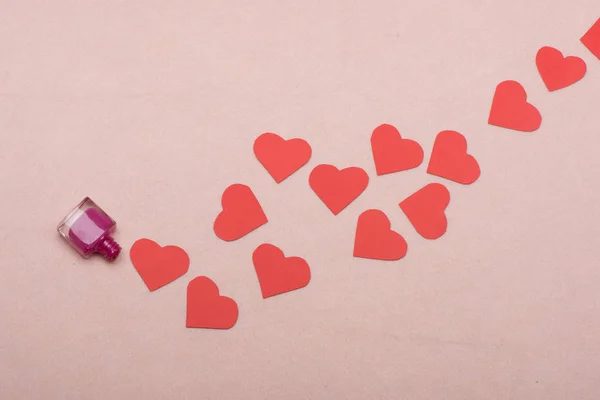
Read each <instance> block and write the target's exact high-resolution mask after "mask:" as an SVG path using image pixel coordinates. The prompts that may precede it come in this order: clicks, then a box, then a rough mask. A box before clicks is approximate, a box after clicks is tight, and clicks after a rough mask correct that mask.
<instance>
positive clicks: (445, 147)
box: [427, 131, 481, 185]
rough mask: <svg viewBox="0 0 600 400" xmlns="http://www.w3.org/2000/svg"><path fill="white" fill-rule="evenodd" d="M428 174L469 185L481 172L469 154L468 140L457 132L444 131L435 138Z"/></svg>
mask: <svg viewBox="0 0 600 400" xmlns="http://www.w3.org/2000/svg"><path fill="white" fill-rule="evenodd" d="M427 173H428V174H431V175H436V176H439V177H441V178H445V179H449V180H451V181H454V182H457V183H462V184H463V185H469V184H471V183H473V182H475V181H476V180H477V178H479V175H481V170H480V169H479V164H478V163H477V160H476V159H475V157H473V156H472V155H470V154H468V153H467V139H465V137H464V136H463V135H461V134H460V133H458V132H455V131H442V132H440V133H438V135H437V137H436V138H435V142H434V144H433V150H432V151H431V158H430V160H429V166H428V167H427Z"/></svg>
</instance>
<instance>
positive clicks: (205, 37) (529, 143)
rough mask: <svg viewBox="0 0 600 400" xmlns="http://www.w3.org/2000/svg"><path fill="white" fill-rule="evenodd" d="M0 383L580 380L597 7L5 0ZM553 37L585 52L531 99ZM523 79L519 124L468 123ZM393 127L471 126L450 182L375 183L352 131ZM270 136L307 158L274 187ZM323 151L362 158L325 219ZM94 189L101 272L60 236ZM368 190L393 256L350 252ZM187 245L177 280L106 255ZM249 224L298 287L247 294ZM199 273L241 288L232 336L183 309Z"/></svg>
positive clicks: (301, 390)
mask: <svg viewBox="0 0 600 400" xmlns="http://www.w3.org/2000/svg"><path fill="white" fill-rule="evenodd" d="M0 10H1V11H0V155H1V158H0V184H1V185H2V193H3V202H2V204H3V207H2V213H1V215H0V227H1V228H0V234H1V242H0V255H1V257H0V267H1V268H0V284H1V289H0V317H1V324H2V328H1V329H0V398H1V399H3V400H4V399H6V400H13V399H14V400H21V399H26V400H29V399H61V400H70V399H76V400H81V399H110V400H119V399H225V400H229V399H243V400H253V399H393V400H395V399H410V400H420V399H448V400H465V399H526V400H535V399H543V400H554V399H557V400H558V399H569V400H588V399H589V400H597V399H598V398H600V379H599V378H598V377H599V373H600V269H599V268H598V267H599V262H598V255H599V254H600V207H599V205H598V204H599V201H600V188H599V187H598V171H599V170H600V157H599V156H598V147H599V146H600V139H599V135H600V113H599V112H598V104H599V103H598V102H599V101H600V97H599V93H600V60H598V59H596V58H594V57H593V55H592V54H591V53H590V52H589V51H587V49H585V48H584V47H583V45H581V44H580V42H579V38H580V37H581V35H582V34H583V33H584V32H585V31H586V30H587V29H588V28H589V27H590V26H591V25H592V23H593V22H594V21H595V20H596V19H597V18H598V17H600V7H599V6H598V1H597V0H569V1H559V0H552V1H548V0H529V1H523V0H503V1H489V0H488V1H485V0H484V1H482V0H463V1H460V2H459V1H446V0H422V1H384V0H378V1H373V0H371V1H350V0H337V1H326V0H319V1H313V0H310V1H307V0H304V1H295V2H292V1H275V0H271V1H264V0H261V1H257V0H254V1H228V2H223V1H195V2H192V1H148V0H144V1H141V0H136V1H133V0H132V1H114V0H112V1H75V0H72V1H66V0H61V1H59V0H55V1H23V0H13V1H9V0H4V1H0ZM544 45H552V46H555V47H557V48H559V49H560V50H562V51H563V52H565V54H573V55H578V56H580V57H582V58H584V60H585V61H586V62H587V63H588V74H587V76H586V77H585V79H584V80H582V81H581V82H580V83H578V84H576V85H574V86H572V87H570V88H567V89H565V90H561V91H559V92H555V93H549V92H547V90H546V89H545V87H544V85H543V83H542V81H541V80H540V78H539V76H538V74H537V71H536V68H535V63H534V58H535V54H536V52H537V50H538V49H539V48H540V47H541V46H544ZM505 79H515V80H518V81H520V82H521V83H523V85H524V86H525V87H526V89H527V90H528V93H529V98H530V100H531V102H532V103H534V104H535V105H536V106H537V107H538V108H539V109H540V111H541V112H542V115H543V117H544V120H543V123H542V127H541V129H540V130H539V131H537V132H535V133H518V132H514V131H509V130H504V129H500V128H495V127H491V126H488V125H487V115H488V110H489V106H490V103H491V99H492V95H493V91H494V88H495V86H496V84H497V83H498V82H500V81H502V80H505ZM381 123H390V124H394V125H396V126H397V127H398V128H399V129H400V130H401V132H402V134H403V135H404V136H405V137H409V138H413V139H417V140H419V141H420V143H421V144H422V145H423V147H424V149H425V152H426V155H427V158H426V161H427V159H428V154H429V152H430V150H431V145H432V143H433V140H434V137H435V135H436V134H437V132H439V131H441V130H444V129H454V130H458V131H460V132H462V133H463V134H464V135H465V136H466V137H467V138H468V140H469V151H470V152H472V154H474V155H475V156H476V157H477V159H478V160H479V162H480V165H481V168H482V175H481V178H480V179H479V181H477V182H476V183H475V184H473V185H471V186H461V185H458V184H454V183H452V182H444V181H443V180H441V179H438V178H435V177H433V176H431V175H427V174H426V173H425V170H426V162H425V163H424V164H423V165H421V167H419V168H418V169H416V170H412V171H409V172H404V173H399V174H394V175H390V176H384V177H376V176H375V173H374V172H375V169H374V166H373V162H372V156H371V152H370V145H369V138H370V133H371V131H372V130H373V128H375V127H376V126H377V125H379V124H381ZM265 131H271V132H277V133H279V134H281V135H282V136H284V137H288V138H289V137H295V136H300V137H303V138H305V139H307V140H308V141H309V142H310V144H311V145H312V147H313V158H312V159H311V161H310V163H309V165H308V166H306V167H304V168H303V169H301V170H300V171H299V172H298V173H296V174H295V175H293V176H292V177H291V178H289V179H288V180H286V181H284V182H283V183H282V184H280V185H277V184H275V183H274V181H273V180H272V179H271V177H270V176H269V175H268V174H267V173H266V171H265V170H264V169H263V168H262V167H261V166H260V164H259V163H258V162H257V161H256V159H255V158H254V156H253V153H252V144H253V141H254V139H255V138H256V137H257V136H258V135H259V134H260V133H263V132H265ZM318 163H332V164H335V165H337V166H339V167H344V166H350V165H356V166H361V167H363V168H365V169H366V170H367V172H368V173H369V174H370V176H371V182H370V185H369V187H368V189H367V191H366V192H365V193H364V194H363V195H362V196H361V197H360V198H359V199H358V200H357V201H355V202H354V203H353V204H352V205H351V206H349V207H348V208H347V209H346V210H344V211H343V212H342V213H341V214H340V215H339V216H337V217H334V216H333V215H332V214H331V213H330V212H329V211H328V210H327V209H326V207H325V206H324V205H323V204H322V203H321V202H320V201H319V200H318V198H317V197H316V196H315V195H314V193H312V191H311V190H310V188H309V187H308V184H307V181H308V175H309V173H310V170H311V169H312V168H313V167H314V166H315V165H317V164H318ZM236 182H240V183H245V184H248V185H250V186H251V187H252V189H253V190H254V192H255V193H256V195H257V197H258V198H259V199H260V201H261V203H262V205H263V207H264V209H265V211H266V213H267V215H268V217H269V223H268V224H267V225H265V226H263V227H262V228H260V229H259V230H257V231H255V232H253V233H252V234H250V235H248V236H246V237H244V238H243V239H241V240H239V241H237V242H233V243H226V242H223V241H220V240H218V239H217V238H216V237H215V235H214V233H213V231H212V223H213V220H214V218H215V216H216V215H217V214H218V212H219V211H220V195H221V193H222V191H223V189H224V188H225V187H226V186H228V185H229V184H231V183H236ZM430 182H444V183H445V184H446V185H447V187H448V188H449V190H450V192H451V195H452V201H451V204H450V207H449V208H448V210H447V213H448V217H449V229H448V232H447V234H446V235H444V236H443V237H442V238H441V239H439V240H436V241H427V240H425V239H422V238H420V237H419V236H418V235H417V234H416V232H415V231H414V229H413V228H412V226H411V225H410V224H409V222H408V221H407V219H406V217H405V216H404V215H403V214H402V212H401V211H400V209H399V208H398V206H397V204H398V202H399V201H401V200H403V199H404V198H405V197H406V196H408V195H409V194H411V193H413V192H414V191H415V190H417V189H419V188H420V187H422V186H423V185H425V184H427V183H430ZM86 195H89V196H91V197H92V198H93V199H94V200H95V201H96V202H97V203H99V205H100V206H101V207H103V208H104V209H105V210H106V211H107V212H109V213H110V214H111V216H113V218H115V219H116V220H117V222H118V225H119V230H118V233H117V234H116V236H115V238H116V239H117V240H118V241H119V242H120V243H121V244H122V245H123V246H124V247H125V249H126V250H125V252H124V253H123V256H122V257H121V258H120V259H119V260H118V262H116V263H115V264H114V265H110V264H108V263H107V262H105V261H104V260H102V259H101V258H93V259H90V260H83V259H81V258H80V257H79V256H78V254H77V253H75V252H74V251H73V250H72V249H71V248H69V247H68V246H67V245H66V244H65V243H64V242H63V241H62V239H61V238H60V237H59V236H58V234H57V233H56V231H55V227H56V224H57V223H58V222H59V220H60V219H61V218H62V217H63V216H64V214H65V213H66V212H67V211H68V210H69V209H70V208H71V207H73V206H74V205H75V204H77V202H79V201H80V200H81V198H83V197H84V196H86ZM367 208H380V209H382V210H384V211H385V212H386V213H387V214H388V215H389V216H390V219H391V221H392V224H393V227H394V228H395V229H397V230H398V231H399V232H401V233H402V234H403V235H404V237H405V238H406V240H407V242H408V244H409V251H408V255H407V256H406V257H405V258H404V259H402V260H401V261H399V262H390V263H386V262H377V261H369V260H361V259H354V258H352V245H353V238H354V228H355V223H356V218H357V216H358V215H359V213H360V212H362V211H364V210H365V209H367ZM141 237H149V238H152V239H154V240H156V241H158V242H159V243H161V244H163V245H166V244H176V245H179V246H181V247H183V248H184V249H186V250H187V251H188V253H189V255H190V258H191V260H192V264H191V267H190V270H189V272H188V273H187V274H186V275H185V276H184V277H183V278H181V279H179V280H177V281H176V282H174V283H172V284H170V285H168V286H166V287H164V288H162V289H160V290H158V291H157V292H154V293H149V292H148V290H147V289H146V287H145V286H144V284H143V283H142V281H141V279H140V277H139V276H138V274H137V273H136V271H135V270H134V269H133V267H132V265H131V263H130V261H129V259H128V252H127V250H128V249H129V247H130V246H131V244H132V243H133V242H134V241H135V240H136V239H138V238H141ZM263 242H272V243H274V244H276V245H278V246H280V247H281V248H282V249H283V250H284V251H285V252H286V254H287V255H298V256H302V257H304V258H305V259H306V260H307V261H308V262H309V263H310V265H311V268H312V274H313V277H312V281H311V283H310V284H309V285H308V286H307V287H306V288H304V289H302V290H299V291H296V292H293V293H289V294H285V295H282V296H278V297H274V298H270V299H267V300H263V299H262V298H261V295H260V290H259V286H258V283H257V279H256V275H255V273H254V269H253V266H252V263H251V254H252V251H253V250H254V248H256V246H258V245H259V244H261V243H263ZM198 275H206V276H209V277H210V278H211V279H213V280H214V281H215V282H216V283H217V284H218V285H219V287H220V289H221V293H222V294H224V295H227V296H230V297H232V298H234V299H235V300H236V301H237V302H238V305H239V310H240V317H239V320H238V323H237V325H236V326H235V327H234V328H233V329H231V330H229V331H210V330H198V329H186V328H185V308H186V303H185V296H186V285H187V283H188V282H189V280H190V279H192V278H194V277H196V276H198Z"/></svg>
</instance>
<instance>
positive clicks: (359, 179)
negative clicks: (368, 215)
mask: <svg viewBox="0 0 600 400" xmlns="http://www.w3.org/2000/svg"><path fill="white" fill-rule="evenodd" d="M308 183H309V185H310V187H311V188H312V190H313V191H314V192H315V193H316V195H317V196H318V197H319V198H320V199H321V201H323V203H325V205H326V206H327V208H329V210H331V212H332V213H333V214H334V215H337V214H339V213H340V211H342V210H343V209H344V208H346V207H347V206H348V204H350V203H352V202H353V201H354V200H355V199H356V198H357V197H358V196H360V194H361V193H362V192H363V191H364V190H365V189H366V188H367V185H368V184H369V175H367V173H366V172H365V171H364V170H363V169H362V168H358V167H348V168H344V169H342V170H338V169H337V168H336V167H334V166H333V165H328V164H321V165H317V166H316V167H315V168H314V169H313V170H312V172H311V173H310V177H309V179H308Z"/></svg>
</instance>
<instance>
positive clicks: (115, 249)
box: [95, 235, 121, 261]
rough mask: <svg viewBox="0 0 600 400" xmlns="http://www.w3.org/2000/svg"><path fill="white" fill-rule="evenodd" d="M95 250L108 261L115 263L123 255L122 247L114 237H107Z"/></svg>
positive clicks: (101, 240)
mask: <svg viewBox="0 0 600 400" xmlns="http://www.w3.org/2000/svg"><path fill="white" fill-rule="evenodd" d="M95 250H96V252H98V253H100V254H102V256H104V258H106V259H107V260H108V261H114V260H115V259H116V258H117V257H118V256H119V254H120V253H121V246H119V244H118V243H117V242H115V240H114V239H113V238H112V237H110V236H109V235H106V236H105V237H104V238H102V239H100V241H99V242H98V244H96V248H95Z"/></svg>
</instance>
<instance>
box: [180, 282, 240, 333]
mask: <svg viewBox="0 0 600 400" xmlns="http://www.w3.org/2000/svg"><path fill="white" fill-rule="evenodd" d="M237 319H238V306H237V304H236V302H235V301H233V299H230V298H229V297H225V296H220V295H219V288H218V287H217V285H215V283H214V282H213V281H211V280H210V279H209V278H207V277H206V276H199V277H197V278H194V279H193V280H191V281H190V283H189V284H188V288H187V317H186V323H185V326H186V327H188V328H211V329H229V328H231V327H232V326H233V325H235V323H236V322H237Z"/></svg>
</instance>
